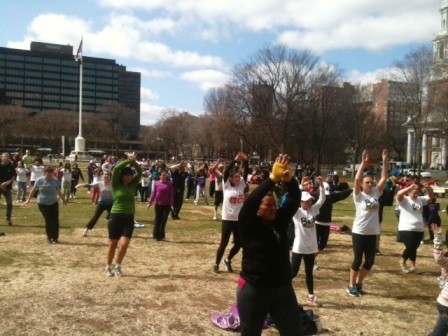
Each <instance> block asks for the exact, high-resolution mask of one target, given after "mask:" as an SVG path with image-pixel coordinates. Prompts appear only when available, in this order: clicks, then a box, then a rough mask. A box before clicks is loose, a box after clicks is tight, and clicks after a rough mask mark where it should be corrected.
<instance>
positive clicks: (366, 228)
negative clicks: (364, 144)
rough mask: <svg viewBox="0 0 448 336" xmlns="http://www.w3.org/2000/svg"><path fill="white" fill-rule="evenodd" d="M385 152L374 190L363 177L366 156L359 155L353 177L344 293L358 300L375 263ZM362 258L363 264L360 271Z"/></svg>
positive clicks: (367, 153)
mask: <svg viewBox="0 0 448 336" xmlns="http://www.w3.org/2000/svg"><path fill="white" fill-rule="evenodd" d="M388 155H389V152H388V150H387V149H384V150H383V153H382V159H383V165H382V171H381V178H380V180H379V181H378V183H377V184H376V186H375V182H374V181H373V177H372V176H371V175H366V176H363V173H364V168H365V167H366V166H367V164H368V163H369V152H368V151H367V150H364V151H363V152H362V161H361V164H360V166H359V169H358V171H357V172H356V176H355V186H354V188H353V201H354V202H355V207H356V215H355V219H354V221H353V227H352V245H353V262H352V264H351V267H350V277H349V286H348V287H347V293H348V294H349V295H350V296H352V297H359V296H360V295H361V294H362V290H363V281H364V279H365V277H366V276H367V274H369V271H370V270H371V268H372V266H373V264H374V262H375V245H376V236H377V235H378V234H379V233H380V224H379V216H378V209H379V198H380V196H381V193H382V192H383V188H384V185H385V184H386V180H387V157H388ZM363 257H364V264H363V265H362V269H361V270H360V267H361V263H362V260H363Z"/></svg>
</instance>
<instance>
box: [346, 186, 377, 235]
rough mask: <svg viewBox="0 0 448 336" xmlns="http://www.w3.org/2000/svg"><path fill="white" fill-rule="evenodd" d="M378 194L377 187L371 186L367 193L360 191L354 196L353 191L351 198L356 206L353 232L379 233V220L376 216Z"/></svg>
mask: <svg viewBox="0 0 448 336" xmlns="http://www.w3.org/2000/svg"><path fill="white" fill-rule="evenodd" d="M380 195H381V194H380V192H379V190H378V188H377V187H375V188H373V189H372V192H371V193H370V194H369V195H367V194H365V193H363V192H360V193H359V194H358V196H356V195H355V193H353V200H354V202H355V207H356V216H355V220H354V221H353V228H352V232H353V233H357V234H361V235H377V234H380V221H379V216H378V209H379V206H380V203H379V202H378V198H379V197H380Z"/></svg>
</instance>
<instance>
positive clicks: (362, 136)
mask: <svg viewBox="0 0 448 336" xmlns="http://www.w3.org/2000/svg"><path fill="white" fill-rule="evenodd" d="M358 90H359V89H358ZM340 121H341V123H342V125H344V127H341V128H340V129H341V133H342V134H343V135H344V136H345V137H346V139H347V142H346V146H345V148H346V150H347V152H348V153H349V154H351V157H352V167H353V169H352V176H353V175H354V173H355V164H356V163H357V162H359V157H360V154H361V152H362V151H363V150H364V149H371V148H376V147H378V144H379V143H381V142H382V139H383V137H384V127H383V123H382V121H381V119H380V117H379V116H378V115H377V114H375V113H374V112H373V111H372V104H371V103H370V102H362V101H356V96H355V98H354V101H353V102H352V103H350V104H348V105H347V106H346V111H345V113H343V114H341V117H340Z"/></svg>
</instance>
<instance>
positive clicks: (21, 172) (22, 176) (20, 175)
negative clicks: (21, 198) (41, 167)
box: [16, 168, 28, 182]
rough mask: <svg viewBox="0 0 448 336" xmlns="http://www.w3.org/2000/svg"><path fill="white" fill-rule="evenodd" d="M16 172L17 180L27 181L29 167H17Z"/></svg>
mask: <svg viewBox="0 0 448 336" xmlns="http://www.w3.org/2000/svg"><path fill="white" fill-rule="evenodd" d="M16 172H17V177H16V181H17V182H26V173H28V169H26V168H17V169H16Z"/></svg>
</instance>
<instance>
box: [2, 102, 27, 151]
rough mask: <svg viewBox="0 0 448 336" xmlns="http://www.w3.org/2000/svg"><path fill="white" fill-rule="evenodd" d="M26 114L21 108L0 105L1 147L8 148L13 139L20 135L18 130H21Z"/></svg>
mask: <svg viewBox="0 0 448 336" xmlns="http://www.w3.org/2000/svg"><path fill="white" fill-rule="evenodd" d="M26 117H27V113H26V111H25V109H24V108H23V107H21V106H16V105H0V129H1V130H2V131H1V133H0V141H1V145H2V146H4V147H6V146H8V145H9V144H10V143H11V142H12V139H13V138H14V137H18V136H19V135H20V132H18V131H19V130H23V128H22V125H23V123H24V122H25V119H26Z"/></svg>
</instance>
